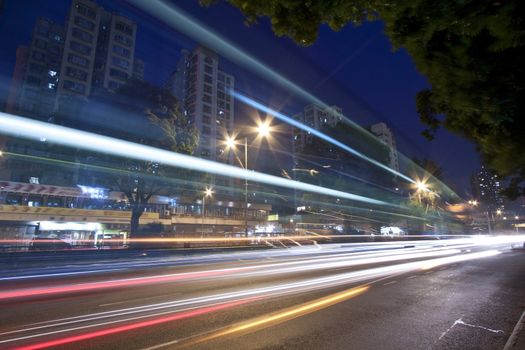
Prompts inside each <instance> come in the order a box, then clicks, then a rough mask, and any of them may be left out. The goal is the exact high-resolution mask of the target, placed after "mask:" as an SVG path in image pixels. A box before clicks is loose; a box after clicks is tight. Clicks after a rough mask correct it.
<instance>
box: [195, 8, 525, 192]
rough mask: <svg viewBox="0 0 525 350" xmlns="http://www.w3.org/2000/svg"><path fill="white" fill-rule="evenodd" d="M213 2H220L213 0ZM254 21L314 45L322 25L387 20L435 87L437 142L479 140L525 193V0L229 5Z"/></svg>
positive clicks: (427, 117) (421, 106)
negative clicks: (447, 136)
mask: <svg viewBox="0 0 525 350" xmlns="http://www.w3.org/2000/svg"><path fill="white" fill-rule="evenodd" d="M203 2H204V3H205V4H209V3H212V2H213V1H210V0H205V1H203ZM228 2H229V3H231V4H233V5H234V6H237V7H238V8H239V9H241V11H242V12H243V13H244V14H245V15H246V16H247V21H248V22H249V23H253V22H255V21H256V20H257V18H258V17H261V16H267V17H270V19H271V23H272V27H273V29H274V32H275V33H276V34H277V35H287V36H290V37H291V38H293V39H294V40H295V41H296V42H297V43H299V44H301V45H310V44H312V43H313V42H314V41H315V40H316V38H317V33H318V29H319V27H320V26H321V25H323V24H327V25H329V26H330V28H332V29H333V30H339V29H341V28H342V27H343V26H345V25H346V24H348V23H352V24H359V23H361V22H362V21H365V20H374V19H381V20H383V21H384V23H385V25H386V34H387V35H388V36H389V37H390V39H391V41H392V43H393V44H394V46H395V47H398V48H399V47H403V48H406V50H407V51H408V52H409V54H410V55H411V56H412V58H413V60H414V62H415V64H416V67H417V69H418V70H419V71H420V72H421V73H422V74H424V75H425V76H426V77H427V79H428V81H429V82H430V84H431V86H432V88H431V89H428V90H424V91H421V92H419V93H418V95H417V97H416V103H417V109H418V113H419V115H420V119H421V121H422V122H423V123H424V124H425V125H426V126H427V129H426V130H424V131H423V135H424V136H425V137H427V138H429V139H432V138H433V137H434V135H435V132H436V130H437V129H438V128H439V127H441V126H444V127H445V128H447V129H448V130H450V131H452V132H454V133H457V134H459V135H462V136H464V137H466V138H467V139H469V140H471V141H473V142H474V143H475V144H476V146H477V148H478V150H479V152H480V153H481V155H482V158H483V160H484V162H485V163H486V164H487V165H488V166H489V167H490V168H491V169H492V170H494V171H496V172H497V173H498V174H499V175H500V176H503V177H506V178H508V179H510V186H509V188H508V190H507V191H506V194H507V195H509V196H511V197H516V196H518V195H520V194H522V195H523V194H525V185H524V184H525V152H523V150H524V149H525V137H524V135H523V130H525V118H524V117H523V115H524V112H525V108H524V107H525V96H524V85H523V81H525V74H524V72H525V68H524V65H523V63H522V60H523V57H525V45H524V44H525V31H523V23H524V15H525V2H523V1H497V0H467V1H456V0H443V1H433V0H413V1H395V2H386V1H381V0H349V1H336V0H310V1H296V0H268V1H255V0H251V1H250V0H228Z"/></svg>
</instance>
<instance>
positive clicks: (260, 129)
mask: <svg viewBox="0 0 525 350" xmlns="http://www.w3.org/2000/svg"><path fill="white" fill-rule="evenodd" d="M270 132H271V126H270V123H269V122H267V121H264V122H262V121H261V122H259V123H258V125H257V133H258V134H259V136H261V137H268V136H270ZM224 144H225V145H226V149H228V150H233V152H234V154H235V146H236V145H238V144H239V142H238V141H237V140H236V139H235V137H233V136H229V135H228V136H227V137H226V140H225V141H224ZM235 157H236V158H237V160H238V161H239V163H240V164H241V167H243V168H244V170H245V171H246V174H247V171H248V137H244V163H243V162H241V160H240V159H239V157H238V156H237V154H235ZM244 227H245V228H244V231H245V235H246V237H248V178H247V177H245V178H244Z"/></svg>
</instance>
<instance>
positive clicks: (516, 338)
mask: <svg viewBox="0 0 525 350" xmlns="http://www.w3.org/2000/svg"><path fill="white" fill-rule="evenodd" d="M523 349H525V311H524V312H523V313H522V314H521V317H520V320H519V321H518V323H516V326H515V327H514V330H513V331H512V333H511V335H510V337H509V339H508V340H507V343H506V344H505V347H504V348H503V350H523Z"/></svg>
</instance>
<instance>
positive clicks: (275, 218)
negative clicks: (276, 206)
mask: <svg viewBox="0 0 525 350" xmlns="http://www.w3.org/2000/svg"><path fill="white" fill-rule="evenodd" d="M268 221H279V214H272V215H268Z"/></svg>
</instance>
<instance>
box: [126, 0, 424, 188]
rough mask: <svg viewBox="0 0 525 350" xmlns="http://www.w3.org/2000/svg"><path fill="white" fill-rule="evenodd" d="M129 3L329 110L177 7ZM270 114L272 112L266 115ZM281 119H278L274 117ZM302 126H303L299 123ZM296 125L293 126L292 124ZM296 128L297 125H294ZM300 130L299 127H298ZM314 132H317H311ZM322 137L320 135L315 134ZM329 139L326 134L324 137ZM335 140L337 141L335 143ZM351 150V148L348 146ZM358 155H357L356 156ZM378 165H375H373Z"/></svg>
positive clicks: (138, 0) (154, 1)
mask: <svg viewBox="0 0 525 350" xmlns="http://www.w3.org/2000/svg"><path fill="white" fill-rule="evenodd" d="M127 1H128V2H130V3H132V4H134V5H135V6H137V7H138V8H140V9H142V10H143V11H145V12H147V13H149V14H150V15H152V16H154V17H156V18H157V19H160V20H162V21H163V22H165V23H166V24H168V25H170V26H171V27H173V28H175V29H177V30H178V31H180V32H182V33H184V34H185V35H187V36H188V37H190V38H192V39H193V40H195V41H196V42H198V43H201V44H203V45H205V46H206V47H209V48H211V49H213V50H215V51H216V52H218V53H219V54H220V55H221V56H223V57H225V58H228V59H229V60H231V61H232V62H235V63H237V64H239V65H241V66H244V67H246V68H248V69H249V70H251V71H252V72H255V73H257V74H258V75H259V76H261V77H263V78H265V79H267V80H269V81H273V82H276V83H277V84H279V85H281V86H283V87H284V88H286V89H288V90H290V91H293V92H294V93H296V94H297V95H299V96H301V97H302V98H304V99H306V100H308V101H310V102H314V103H316V104H317V105H320V106H322V107H325V108H326V107H329V106H328V104H326V103H324V102H323V101H321V100H320V99H319V98H317V97H316V96H314V95H313V94H311V93H309V92H308V91H306V90H305V89H303V88H301V87H300V86H298V85H297V84H295V83H294V82H292V81H291V80H289V79H287V78H286V77H284V76H282V75H281V74H279V73H277V72H276V71H274V70H273V69H271V68H270V67H268V66H267V65H265V64H264V63H263V62H261V61H259V60H257V59H256V58H254V57H252V56H251V55H249V54H248V53H246V52H245V51H244V50H242V49H241V48H239V47H237V46H236V45H234V44H233V43H231V42H230V41H228V40H227V39H225V38H223V37H221V36H220V35H218V34H216V33H214V32H213V31H212V30H211V29H209V28H207V27H206V26H205V25H204V24H202V23H199V22H198V21H197V20H195V19H194V18H191V16H189V15H188V14H186V13H184V11H182V10H180V9H179V8H177V7H176V6H175V5H173V4H172V3H167V2H165V1H161V0H127ZM267 113H269V112H267ZM275 116H276V117H278V118H279V116H277V115H275ZM341 117H342V118H343V119H344V120H345V121H346V122H347V123H348V124H350V125H352V127H354V128H356V129H358V130H362V128H361V127H360V126H359V125H358V124H357V123H355V122H353V121H352V120H350V119H349V118H347V117H345V116H343V115H341ZM299 124H300V123H299ZM292 125H293V124H292ZM295 126H297V125H295ZM297 127H299V126H297ZM312 130H314V129H312ZM316 136H319V135H316ZM325 136H326V135H325ZM370 140H371V141H375V142H376V144H377V145H379V144H380V141H379V140H378V139H377V138H376V137H374V136H372V135H371V137H370ZM334 141H335V140H334ZM346 147H348V146H346ZM348 151H349V152H352V153H353V154H356V155H357V156H359V154H360V153H359V152H357V151H355V150H352V151H350V150H348ZM354 152H355V153H354ZM367 158H368V157H366V156H364V158H363V159H367ZM377 163H378V164H376V165H378V166H379V165H382V166H381V167H382V168H384V169H385V170H388V171H390V172H393V173H394V174H396V175H398V176H400V177H402V178H403V179H405V180H407V181H409V182H412V183H413V182H414V181H413V180H412V179H411V178H408V177H406V176H405V175H403V174H401V173H399V172H397V171H395V170H393V169H390V168H388V167H387V166H384V165H383V164H381V163H379V162H377ZM374 164H375V163H374Z"/></svg>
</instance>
